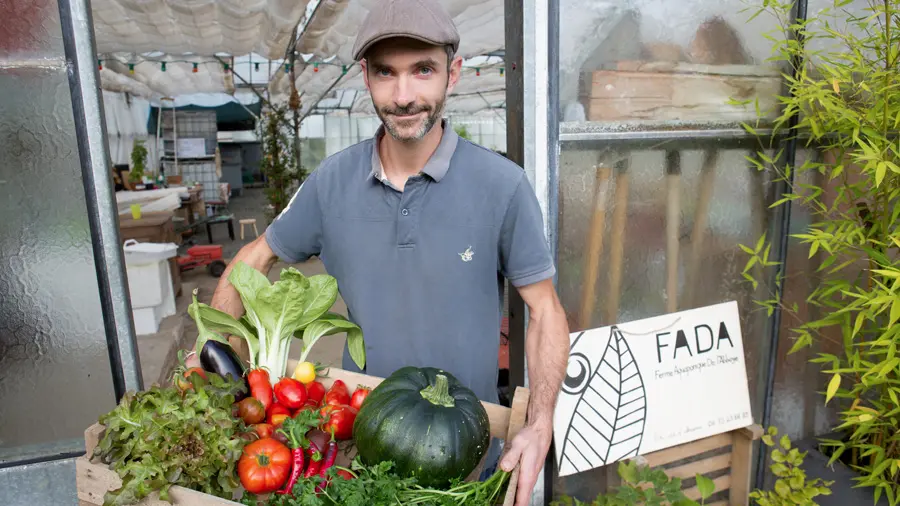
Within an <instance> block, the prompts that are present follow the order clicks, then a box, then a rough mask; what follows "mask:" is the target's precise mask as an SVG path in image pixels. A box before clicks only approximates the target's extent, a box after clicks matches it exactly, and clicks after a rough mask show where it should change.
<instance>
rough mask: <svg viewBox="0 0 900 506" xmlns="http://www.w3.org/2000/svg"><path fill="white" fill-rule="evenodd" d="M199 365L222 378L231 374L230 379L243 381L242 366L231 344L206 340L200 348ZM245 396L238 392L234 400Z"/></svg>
mask: <svg viewBox="0 0 900 506" xmlns="http://www.w3.org/2000/svg"><path fill="white" fill-rule="evenodd" d="M200 366H201V367H203V370H204V371H208V372H211V373H214V374H218V375H219V376H222V377H223V378H224V377H227V376H231V380H232V381H243V379H244V366H243V365H242V364H241V359H240V358H238V356H237V353H235V352H234V350H233V349H232V348H231V346H228V345H227V344H225V343H220V342H219V341H213V340H212V339H210V340H209V341H206V343H205V344H204V345H203V349H202V350H200ZM246 396H247V394H246V393H241V394H239V397H240V398H235V400H236V401H239V400H241V399H243V398H244V397H246Z"/></svg>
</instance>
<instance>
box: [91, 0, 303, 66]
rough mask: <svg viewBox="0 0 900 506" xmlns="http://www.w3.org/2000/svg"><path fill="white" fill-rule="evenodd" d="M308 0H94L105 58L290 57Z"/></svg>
mask: <svg viewBox="0 0 900 506" xmlns="http://www.w3.org/2000/svg"><path fill="white" fill-rule="evenodd" d="M308 3H309V2H308V0H93V1H92V2H91V7H92V11H93V16H94V31H95V32H96V37H97V50H98V52H100V53H113V52H127V51H130V52H135V53H147V52H153V51H163V52H166V53H169V54H176V55H181V54H185V53H194V54H197V55H214V54H217V53H228V54H247V53H250V52H256V53H259V54H262V55H266V56H267V57H269V58H279V57H281V56H283V55H284V53H285V50H286V49H287V45H288V42H289V41H290V39H291V36H292V33H293V31H294V29H295V28H296V26H297V24H298V23H299V22H300V20H301V19H302V18H303V16H304V14H305V13H306V7H307V4H308Z"/></svg>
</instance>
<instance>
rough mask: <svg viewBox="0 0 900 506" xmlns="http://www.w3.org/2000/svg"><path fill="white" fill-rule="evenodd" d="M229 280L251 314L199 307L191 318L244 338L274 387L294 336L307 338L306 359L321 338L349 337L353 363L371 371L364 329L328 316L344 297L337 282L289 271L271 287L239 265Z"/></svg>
mask: <svg viewBox="0 0 900 506" xmlns="http://www.w3.org/2000/svg"><path fill="white" fill-rule="evenodd" d="M228 281H229V282H230V283H231V285H232V286H234V288H235V289H236V290H237V292H238V294H240V297H241V302H242V303H243V305H244V310H245V314H244V316H243V317H241V318H240V319H234V318H232V317H231V316H229V315H228V314H226V313H223V312H221V311H217V310H215V309H212V308H211V307H209V306H207V305H205V304H198V303H196V302H195V304H194V305H193V306H192V307H191V309H190V314H191V316H192V317H194V319H195V320H197V321H198V328H201V327H205V328H206V329H207V330H209V331H212V332H222V333H228V334H232V335H237V336H240V337H243V338H244V339H245V340H246V341H247V343H248V346H249V348H250V355H251V360H250V363H251V367H252V368H256V367H263V368H266V369H268V370H269V374H270V378H271V380H272V382H273V384H274V382H276V381H278V379H279V378H281V377H282V376H284V373H285V368H286V367H287V355H288V350H289V349H290V340H291V337H292V336H294V335H296V336H297V337H300V336H301V335H302V336H303V341H304V350H303V357H304V359H305V357H306V355H307V354H308V353H309V351H310V349H311V348H312V346H313V345H314V344H315V343H316V341H318V339H319V338H320V337H322V336H326V335H333V334H338V333H340V332H346V333H347V343H348V347H349V349H350V355H351V357H353V361H354V362H356V364H357V365H358V366H359V367H360V368H363V367H364V366H365V360H366V358H365V343H364V341H363V335H362V330H361V329H360V328H359V327H358V326H357V325H355V324H354V323H352V322H350V321H348V320H347V319H346V318H344V317H342V316H340V315H336V314H333V313H329V312H328V311H329V310H330V309H331V307H332V306H333V305H334V303H335V301H336V300H337V296H338V286H337V280H336V279H335V278H334V277H332V276H329V275H327V274H322V275H317V276H310V277H306V276H304V275H303V273H302V272H300V271H298V270H297V269H295V268H293V267H288V268H286V269H284V270H282V271H281V274H280V276H279V279H278V281H276V282H275V283H270V282H269V279H268V278H267V277H266V276H265V275H263V274H262V273H261V272H259V271H258V270H256V269H254V268H252V267H250V266H249V265H247V264H245V263H243V262H240V261H238V262H236V263H235V264H234V266H233V267H232V269H231V272H230V274H229V275H228ZM201 323H202V325H201ZM207 334H209V333H207ZM206 338H207V339H215V338H218V339H217V340H219V339H221V336H218V335H215V334H209V335H207V337H206ZM198 342H199V341H198ZM204 343H205V341H204ZM198 351H199V349H198Z"/></svg>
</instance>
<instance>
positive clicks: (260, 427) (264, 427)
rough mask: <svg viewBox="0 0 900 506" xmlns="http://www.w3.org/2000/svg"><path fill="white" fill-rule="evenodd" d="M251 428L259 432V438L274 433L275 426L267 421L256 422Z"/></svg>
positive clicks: (270, 435)
mask: <svg viewBox="0 0 900 506" xmlns="http://www.w3.org/2000/svg"><path fill="white" fill-rule="evenodd" d="M253 430H255V431H256V433H257V434H259V438H260V439H263V438H267V437H272V434H274V433H275V427H274V426H273V425H272V424H269V423H258V424H256V425H254V426H253Z"/></svg>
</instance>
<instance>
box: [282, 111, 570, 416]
mask: <svg viewBox="0 0 900 506" xmlns="http://www.w3.org/2000/svg"><path fill="white" fill-rule="evenodd" d="M383 132H384V131H383V128H380V129H379V130H378V132H377V133H376V135H375V137H374V138H372V139H368V140H366V141H363V142H361V143H359V144H357V145H355V146H352V147H350V148H347V149H345V150H344V151H341V152H339V153H336V154H335V155H333V156H331V157H329V158H327V159H326V160H324V161H323V162H322V163H321V165H320V166H319V167H318V168H317V169H316V170H315V171H314V172H313V173H312V174H310V176H309V177H308V178H307V179H306V181H305V182H304V183H303V185H302V186H301V187H300V189H299V190H298V191H297V193H296V194H295V195H294V197H293V198H292V199H291V202H290V204H289V205H288V207H287V208H286V209H285V210H284V211H283V212H282V213H281V215H280V216H279V217H278V218H277V219H276V220H275V221H274V222H273V223H272V224H271V225H270V226H269V227H268V229H267V230H266V234H265V235H266V239H267V241H268V244H269V246H270V247H271V248H272V250H273V251H274V252H275V253H276V254H277V255H278V256H279V257H280V258H281V259H283V260H285V261H287V262H292V263H296V262H301V261H305V260H306V259H308V258H309V257H311V256H314V255H318V256H319V258H320V259H321V260H322V262H323V264H324V265H325V268H326V269H327V271H328V273H329V274H330V275H332V276H334V277H335V278H336V279H337V282H338V287H339V290H340V294H341V297H342V298H343V299H344V301H345V302H346V303H347V308H348V310H349V316H350V318H351V320H353V321H354V322H355V323H356V324H357V325H359V326H360V327H361V328H362V330H363V335H364V337H365V341H366V370H365V372H366V373H367V374H372V375H375V376H381V377H386V376H389V375H390V374H391V373H392V372H394V371H395V370H397V369H399V368H401V367H404V366H408V365H412V366H417V367H438V368H442V369H444V370H446V371H449V372H450V373H451V374H453V375H454V376H456V377H457V378H458V379H459V380H460V381H461V382H462V383H463V384H464V385H466V386H468V387H469V388H471V389H472V390H473V391H474V392H475V393H476V394H477V395H478V396H479V398H481V399H482V400H485V401H488V402H496V401H497V388H496V386H497V373H498V365H497V352H498V349H499V340H500V320H501V315H502V305H503V278H504V277H505V278H507V279H508V280H509V281H510V283H511V284H512V285H513V286H524V285H528V284H531V283H535V282H537V281H541V280H544V279H547V278H549V277H551V276H552V275H553V274H554V272H555V268H554V265H553V260H552V257H551V256H550V250H549V247H548V245H547V242H546V239H545V237H544V232H543V230H544V229H543V224H542V218H541V212H540V208H539V206H538V202H537V198H536V197H535V194H534V191H533V190H532V187H531V185H530V184H529V182H528V179H527V178H526V176H525V172H524V171H523V170H522V169H521V168H520V167H519V166H517V165H516V164H514V163H512V162H511V161H509V160H507V159H506V158H503V157H502V156H500V155H498V154H496V153H494V152H493V151H490V150H487V149H485V148H483V147H481V146H478V145H476V144H473V143H471V142H468V141H466V140H465V139H461V138H460V137H459V136H458V135H457V134H456V133H455V132H454V131H453V130H452V129H451V128H447V127H446V124H445V128H444V134H443V137H442V139H441V143H440V145H439V146H438V148H437V151H435V153H434V155H432V157H431V158H430V159H429V161H428V163H427V164H426V165H425V167H424V169H423V170H422V173H421V174H419V175H417V176H414V177H412V178H410V179H409V180H407V182H406V185H405V187H404V190H403V191H402V192H401V191H398V190H397V189H396V188H395V187H394V186H393V185H391V184H390V181H389V180H387V179H386V178H384V177H383V176H382V174H383V171H382V166H381V161H380V158H379V156H378V150H377V149H376V144H377V140H378V139H379V138H380V136H381V135H383ZM343 367H344V368H345V369H347V370H351V371H358V370H359V369H358V368H356V366H355V365H354V364H353V362H352V360H350V357H349V353H348V352H347V350H346V349H345V350H344V359H343Z"/></svg>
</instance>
